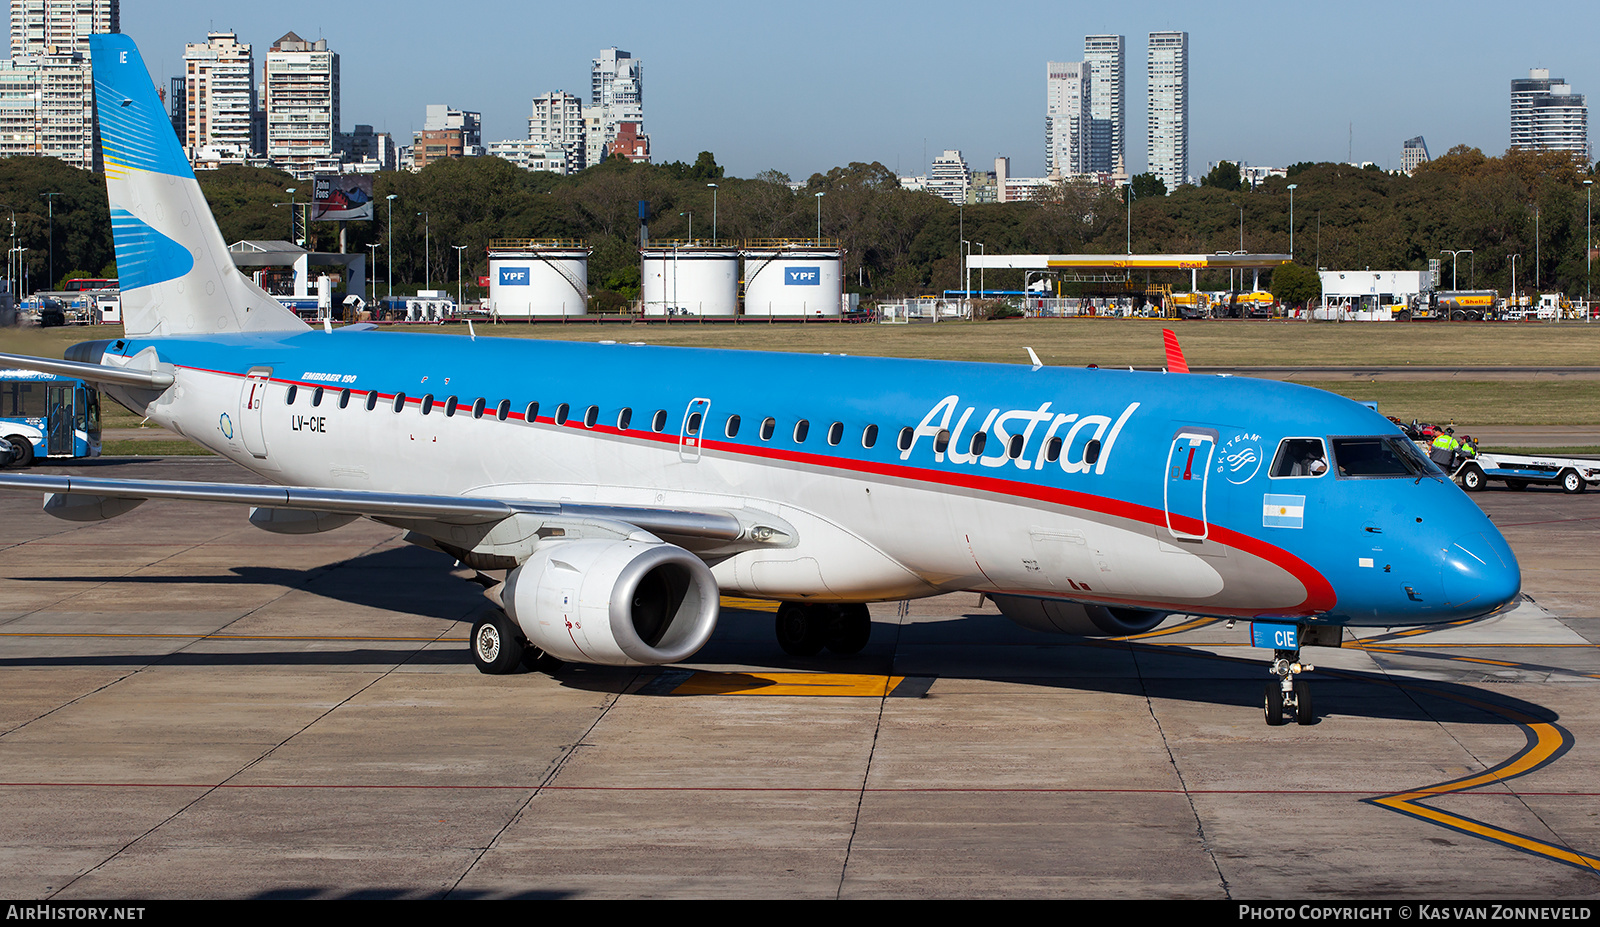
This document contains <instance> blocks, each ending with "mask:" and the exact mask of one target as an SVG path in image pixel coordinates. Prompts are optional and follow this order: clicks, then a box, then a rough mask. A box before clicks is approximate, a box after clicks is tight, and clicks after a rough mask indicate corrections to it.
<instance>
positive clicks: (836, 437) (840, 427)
mask: <svg viewBox="0 0 1600 927" xmlns="http://www.w3.org/2000/svg"><path fill="white" fill-rule="evenodd" d="M843 440H844V422H834V423H833V424H832V425H829V426H828V444H829V445H830V446H832V447H838V446H839V442H840V441H843Z"/></svg>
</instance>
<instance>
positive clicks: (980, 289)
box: [974, 241, 989, 299]
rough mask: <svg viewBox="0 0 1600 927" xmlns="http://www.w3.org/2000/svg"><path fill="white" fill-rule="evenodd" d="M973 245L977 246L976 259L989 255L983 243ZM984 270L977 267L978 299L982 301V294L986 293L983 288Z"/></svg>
mask: <svg viewBox="0 0 1600 927" xmlns="http://www.w3.org/2000/svg"><path fill="white" fill-rule="evenodd" d="M974 244H976V245H977V246H978V257H983V256H984V255H986V254H988V253H989V252H988V250H987V249H985V248H984V247H983V242H981V241H979V242H974ZM984 269H985V268H983V267H982V266H979V267H978V298H979V299H983V298H984V293H986V292H987V290H985V289H984V286H983V271H984Z"/></svg>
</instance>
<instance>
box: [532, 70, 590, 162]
mask: <svg viewBox="0 0 1600 927" xmlns="http://www.w3.org/2000/svg"><path fill="white" fill-rule="evenodd" d="M583 110H584V106H583V101H582V100H580V99H578V98H577V97H575V96H573V95H572V94H570V93H567V92H566V91H564V90H557V91H556V92H554V93H546V94H541V95H539V96H536V97H534V98H533V115H532V116H529V117H528V141H530V142H532V143H533V145H532V147H531V148H530V149H529V150H530V151H538V152H540V153H541V154H540V155H539V156H538V158H535V160H544V161H547V162H548V160H549V159H548V158H547V157H545V156H544V154H543V152H547V151H556V150H559V151H562V152H564V153H565V154H566V158H565V159H564V165H565V170H563V171H562V173H566V172H567V171H574V172H576V171H581V170H583V169H584V167H585V166H586V165H587V164H588V159H587V156H588V151H587V148H588V146H587V136H586V135H585V132H584V119H583ZM528 157H532V155H529V156H528Z"/></svg>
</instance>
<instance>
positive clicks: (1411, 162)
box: [1400, 135, 1428, 177]
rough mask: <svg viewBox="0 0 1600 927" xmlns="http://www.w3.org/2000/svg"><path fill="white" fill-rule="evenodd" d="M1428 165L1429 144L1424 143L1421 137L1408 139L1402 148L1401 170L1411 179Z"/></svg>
mask: <svg viewBox="0 0 1600 927" xmlns="http://www.w3.org/2000/svg"><path fill="white" fill-rule="evenodd" d="M1426 163H1428V143H1427V142H1425V141H1423V140H1422V136H1420V135H1419V136H1417V137H1416V138H1408V139H1406V140H1405V144H1403V145H1401V146H1400V169H1401V170H1402V171H1405V173H1406V176H1407V177H1409V176H1411V174H1412V172H1414V171H1415V170H1416V169H1417V168H1419V167H1421V166H1422V165H1424V164H1426Z"/></svg>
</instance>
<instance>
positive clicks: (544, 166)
mask: <svg viewBox="0 0 1600 927" xmlns="http://www.w3.org/2000/svg"><path fill="white" fill-rule="evenodd" d="M489 154H490V155H491V156H492V157H496V158H504V159H505V160H507V161H510V162H511V163H512V164H515V165H516V166H517V167H520V168H522V169H523V170H525V171H550V172H552V173H556V174H566V173H570V172H571V165H570V163H569V162H568V161H567V153H566V152H565V151H562V150H561V149H560V148H546V147H544V145H543V143H541V142H539V141H537V140H535V139H531V138H513V139H507V140H506V141H503V142H493V143H491V144H490V145H489Z"/></svg>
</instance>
